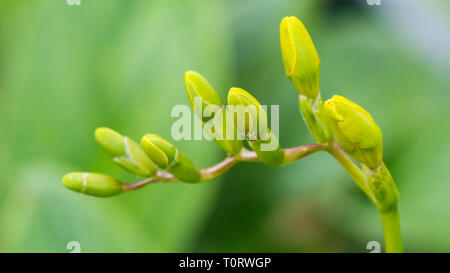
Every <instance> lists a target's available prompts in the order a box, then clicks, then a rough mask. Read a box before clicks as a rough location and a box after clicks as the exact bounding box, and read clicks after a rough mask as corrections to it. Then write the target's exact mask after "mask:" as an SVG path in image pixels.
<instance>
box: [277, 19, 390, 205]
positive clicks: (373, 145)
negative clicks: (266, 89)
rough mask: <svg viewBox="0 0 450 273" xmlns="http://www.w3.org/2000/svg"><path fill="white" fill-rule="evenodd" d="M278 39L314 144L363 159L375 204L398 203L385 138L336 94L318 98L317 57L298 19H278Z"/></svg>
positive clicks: (368, 118)
mask: <svg viewBox="0 0 450 273" xmlns="http://www.w3.org/2000/svg"><path fill="white" fill-rule="evenodd" d="M280 41H281V53H282V57H283V62H284V67H285V72H286V76H287V77H288V78H289V79H290V80H291V82H292V84H293V85H294V88H295V89H296V90H297V91H298V92H299V93H300V95H299V104H300V109H301V113H302V116H303V118H304V120H305V123H306V124H307V126H308V129H309V130H310V132H311V134H312V135H313V137H314V138H315V139H316V141H318V142H330V143H332V142H333V141H337V142H338V143H339V145H340V146H341V147H342V149H343V150H344V151H345V152H347V153H348V154H349V155H350V156H351V157H352V158H353V159H354V160H356V161H358V162H360V163H361V165H362V169H363V171H364V175H365V180H366V181H365V183H366V185H367V188H368V193H369V194H371V195H372V196H371V199H372V200H374V202H375V203H376V205H377V206H378V207H379V208H386V207H391V206H393V205H394V204H396V203H397V199H398V191H397V189H396V186H395V183H394V181H393V179H392V177H391V175H390V173H389V170H388V169H387V168H386V166H385V165H384V163H383V137H382V133H381V130H380V128H379V127H378V125H377V124H376V123H375V121H374V120H373V118H372V116H371V115H370V114H369V113H368V112H367V111H366V110H364V109H363V108H362V107H360V106H359V105H357V104H356V103H354V102H352V101H350V100H348V99H346V98H344V97H342V96H339V95H335V96H333V97H332V98H331V99H329V100H327V101H326V102H325V103H323V102H322V98H321V95H320V88H319V86H320V83H319V81H320V59H319V55H318V53H317V51H316V48H315V47H314V44H313V42H312V40H311V37H310V36H309V34H308V32H307V30H306V28H305V26H304V25H303V24H302V22H301V21H300V20H299V19H297V18H296V17H293V16H292V17H285V18H284V19H283V20H282V22H281V26H280Z"/></svg>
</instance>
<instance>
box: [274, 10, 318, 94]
mask: <svg viewBox="0 0 450 273" xmlns="http://www.w3.org/2000/svg"><path fill="white" fill-rule="evenodd" d="M280 42H281V55H282V57H283V63H284V69H285V72H286V76H287V77H288V78H289V79H290V80H291V82H292V84H293V85H294V87H295V89H297V91H298V92H299V93H300V94H301V95H304V96H307V97H309V98H311V99H315V98H316V97H317V95H318V94H319V90H320V87H319V80H320V59H319V55H318V54H317V51H316V48H315V47H314V44H313V42H312V40H311V37H310V36H309V34H308V31H307V30H306V28H305V26H304V25H303V24H302V22H301V21H300V20H299V19H298V18H296V17H295V16H291V17H285V18H283V20H282V21H281V25H280Z"/></svg>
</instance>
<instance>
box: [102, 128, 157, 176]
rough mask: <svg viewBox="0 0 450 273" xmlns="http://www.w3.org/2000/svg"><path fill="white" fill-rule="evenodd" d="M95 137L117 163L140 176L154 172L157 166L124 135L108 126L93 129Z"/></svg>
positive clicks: (150, 174)
mask: <svg viewBox="0 0 450 273" xmlns="http://www.w3.org/2000/svg"><path fill="white" fill-rule="evenodd" d="M95 139H96V140H97V142H98V143H99V144H100V146H102V147H103V149H105V150H106V151H107V152H108V153H109V154H110V155H111V156H112V158H113V160H114V162H116V163H117V164H118V165H120V166H121V167H123V168H124V169H126V170H127V171H130V172H132V173H135V174H138V175H140V176H144V177H149V176H152V175H153V174H155V173H156V170H157V167H156V165H155V164H153V162H152V161H150V159H149V158H148V157H147V156H146V155H145V153H144V151H142V149H141V147H139V145H138V144H137V143H136V142H134V141H133V140H131V139H129V138H128V137H126V136H122V135H121V134H119V133H117V132H116V131H114V130H111V129H109V128H105V127H102V128H98V129H97V130H95Z"/></svg>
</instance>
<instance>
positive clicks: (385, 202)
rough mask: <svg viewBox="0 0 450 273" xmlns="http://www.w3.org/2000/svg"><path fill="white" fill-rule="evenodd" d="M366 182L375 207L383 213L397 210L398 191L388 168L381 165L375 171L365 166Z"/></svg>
mask: <svg viewBox="0 0 450 273" xmlns="http://www.w3.org/2000/svg"><path fill="white" fill-rule="evenodd" d="M363 170H364V173H365V176H366V182H367V185H368V187H369V190H370V192H371V194H372V195H373V197H374V199H375V205H376V206H377V208H378V209H379V210H380V211H382V212H389V211H392V210H394V209H396V208H397V202H398V196H399V194H398V190H397V187H396V186H395V182H394V180H393V179H392V176H391V173H390V172H389V170H388V168H386V166H385V165H384V163H381V165H380V166H379V167H378V168H376V169H375V170H370V169H368V168H367V167H365V166H363Z"/></svg>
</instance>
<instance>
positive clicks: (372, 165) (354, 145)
mask: <svg viewBox="0 0 450 273" xmlns="http://www.w3.org/2000/svg"><path fill="white" fill-rule="evenodd" d="M324 107H325V112H326V115H327V117H328V119H329V121H330V125H331V127H332V129H333V132H334V135H335V136H336V139H337V141H338V143H339V145H341V147H342V149H344V150H345V151H346V152H347V153H349V154H350V155H351V156H352V157H353V158H354V159H355V160H357V161H359V162H361V163H362V164H364V165H366V166H367V167H368V168H369V169H371V170H373V169H376V168H378V166H380V164H381V162H382V161H383V136H382V134H381V130H380V128H379V127H378V125H377V124H376V123H375V121H374V120H373V118H372V116H371V115H370V114H369V113H368V112H367V111H366V110H364V109H363V108H362V107H361V106H359V105H357V104H355V103H353V102H352V101H350V100H348V99H346V98H344V97H342V96H338V95H335V96H333V98H331V99H329V100H327V101H326V102H325V105H324Z"/></svg>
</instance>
